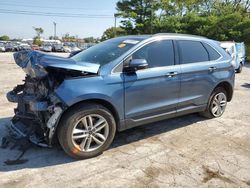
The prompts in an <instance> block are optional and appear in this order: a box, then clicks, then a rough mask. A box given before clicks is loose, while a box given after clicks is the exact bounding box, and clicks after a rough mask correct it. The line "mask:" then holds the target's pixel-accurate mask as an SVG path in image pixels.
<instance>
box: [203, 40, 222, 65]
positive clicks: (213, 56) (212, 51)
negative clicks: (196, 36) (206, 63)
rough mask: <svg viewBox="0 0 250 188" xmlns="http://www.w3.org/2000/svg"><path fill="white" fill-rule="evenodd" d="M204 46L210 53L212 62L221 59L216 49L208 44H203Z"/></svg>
mask: <svg viewBox="0 0 250 188" xmlns="http://www.w3.org/2000/svg"><path fill="white" fill-rule="evenodd" d="M202 44H203V45H204V46H205V48H206V49H207V51H208V54H209V59H210V61H214V60H217V59H219V58H220V57H221V55H220V54H219V53H218V52H217V51H216V50H215V49H214V48H212V47H211V46H210V45H208V44H206V43H202Z"/></svg>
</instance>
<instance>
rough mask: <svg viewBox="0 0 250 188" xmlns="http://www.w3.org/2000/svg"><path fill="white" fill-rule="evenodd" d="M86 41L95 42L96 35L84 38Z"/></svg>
mask: <svg viewBox="0 0 250 188" xmlns="http://www.w3.org/2000/svg"><path fill="white" fill-rule="evenodd" d="M83 40H84V41H85V42H86V43H95V41H96V40H95V38H94V37H87V38H84V39H83Z"/></svg>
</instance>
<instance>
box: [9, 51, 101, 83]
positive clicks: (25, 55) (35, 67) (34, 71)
mask: <svg viewBox="0 0 250 188" xmlns="http://www.w3.org/2000/svg"><path fill="white" fill-rule="evenodd" d="M14 59H15V62H16V64H17V65H18V66H20V67H21V68H22V69H23V70H24V72H25V73H26V74H28V75H30V76H31V77H33V78H43V77H45V76H46V75H47V74H48V73H47V71H46V68H49V67H51V68H61V69H68V70H76V71H81V72H87V73H93V74H97V73H98V70H99V68H100V65H98V64H94V63H86V62H76V61H74V60H73V59H69V58H64V57H58V56H54V55H49V54H46V53H42V52H38V51H21V52H17V53H15V54H14Z"/></svg>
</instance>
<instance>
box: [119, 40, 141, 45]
mask: <svg viewBox="0 0 250 188" xmlns="http://www.w3.org/2000/svg"><path fill="white" fill-rule="evenodd" d="M138 42H139V41H138V40H125V41H123V42H122V43H124V44H137V43H138Z"/></svg>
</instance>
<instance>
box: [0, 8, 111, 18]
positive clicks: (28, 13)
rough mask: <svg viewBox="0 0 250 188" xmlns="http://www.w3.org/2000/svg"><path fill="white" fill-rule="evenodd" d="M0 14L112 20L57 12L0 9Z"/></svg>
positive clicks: (93, 15)
mask: <svg viewBox="0 0 250 188" xmlns="http://www.w3.org/2000/svg"><path fill="white" fill-rule="evenodd" d="M0 13H4V14H23V15H35V16H54V17H71V18H113V16H112V15H102V14H70V13H59V12H58V13H52V12H34V11H23V10H9V9H0Z"/></svg>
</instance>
